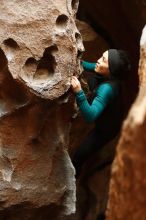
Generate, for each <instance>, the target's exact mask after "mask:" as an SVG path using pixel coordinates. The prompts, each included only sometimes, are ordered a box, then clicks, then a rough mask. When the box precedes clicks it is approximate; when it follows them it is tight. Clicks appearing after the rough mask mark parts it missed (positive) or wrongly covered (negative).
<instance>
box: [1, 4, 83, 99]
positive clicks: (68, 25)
mask: <svg viewBox="0 0 146 220" xmlns="http://www.w3.org/2000/svg"><path fill="white" fill-rule="evenodd" d="M77 6H78V1H75V0H68V1H66V0H61V1H60V0H59V1H58V0H56V1H50V0H47V1H45V0H44V1H36V2H34V1H32V0H28V1H23V3H22V2H21V1H9V0H7V1H2V2H1V11H0V12H1V20H0V32H1V35H0V45H1V49H2V50H3V52H4V53H5V55H6V57H7V60H8V67H9V70H10V72H11V74H12V76H13V78H15V79H20V80H21V81H23V83H24V84H25V85H26V86H28V87H29V88H30V89H32V91H33V92H35V93H36V94H37V95H40V96H41V97H43V98H47V99H54V98H57V97H58V96H60V95H62V94H64V92H65V91H67V89H68V88H69V86H70V76H72V75H73V74H76V75H78V74H79V60H78V59H77V54H78V53H79V52H82V51H83V49H84V48H83V45H82V39H81V35H80V33H79V31H78V29H77V28H76V25H75V13H76V10H77ZM66 70H67V71H66Z"/></svg>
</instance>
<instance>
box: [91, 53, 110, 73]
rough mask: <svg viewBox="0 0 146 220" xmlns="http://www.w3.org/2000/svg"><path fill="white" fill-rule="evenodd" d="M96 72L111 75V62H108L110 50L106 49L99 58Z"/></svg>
mask: <svg viewBox="0 0 146 220" xmlns="http://www.w3.org/2000/svg"><path fill="white" fill-rule="evenodd" d="M95 72H97V73H100V74H102V75H103V76H107V77H108V76H109V75H110V71H109V64H108V51H105V52H104V53H103V55H102V57H100V58H99V59H98V60H97V63H96V67H95Z"/></svg>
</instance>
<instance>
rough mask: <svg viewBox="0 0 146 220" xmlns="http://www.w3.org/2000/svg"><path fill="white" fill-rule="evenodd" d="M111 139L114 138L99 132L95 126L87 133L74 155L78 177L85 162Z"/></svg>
mask: <svg viewBox="0 0 146 220" xmlns="http://www.w3.org/2000/svg"><path fill="white" fill-rule="evenodd" d="M110 139H112V137H111V136H110V135H103V134H99V132H98V131H97V130H96V129H95V128H94V129H93V130H92V131H91V132H90V133H89V134H88V135H87V137H86V138H85V139H84V141H83V142H82V143H81V145H80V146H79V148H78V149H77V151H76V153H75V155H74V157H73V161H72V162H73V165H74V167H75V170H76V177H78V176H79V174H80V170H81V167H82V165H83V163H84V162H85V161H86V160H87V159H88V158H89V157H90V156H91V155H93V154H94V153H95V152H96V151H97V150H98V149H99V148H101V147H102V146H104V145H105V144H106V143H107V142H108V141H109V140H110Z"/></svg>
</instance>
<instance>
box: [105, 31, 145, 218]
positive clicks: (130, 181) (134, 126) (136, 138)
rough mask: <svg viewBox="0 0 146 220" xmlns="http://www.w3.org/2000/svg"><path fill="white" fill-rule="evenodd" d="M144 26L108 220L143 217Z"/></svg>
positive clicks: (113, 182) (111, 187)
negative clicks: (137, 78)
mask: <svg viewBox="0 0 146 220" xmlns="http://www.w3.org/2000/svg"><path fill="white" fill-rule="evenodd" d="M145 63H146V27H145V28H144V30H143V34H142V38H141V57H140V63H139V64H140V65H139V76H140V92H139V95H138V97H137V100H136V102H135V103H134V105H133V106H132V109H131V111H130V113H129V115H128V118H127V120H126V121H125V123H124V126H123V132H122V136H121V139H120V143H119V146H118V149H117V156H116V159H115V161H114V164H113V168H112V180H111V184H110V199H109V205H108V211H107V219H108V220H123V219H127V220H131V219H132V220H138V219H141V220H145V219H146V209H145V204H146V188H145V184H146V179H145V172H146V168H145V167H146V160H145V154H146V147H145V143H146V135H145V130H146V97H145V94H146V85H145V81H146V79H145V71H146V65H145Z"/></svg>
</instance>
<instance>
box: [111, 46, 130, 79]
mask: <svg viewBox="0 0 146 220" xmlns="http://www.w3.org/2000/svg"><path fill="white" fill-rule="evenodd" d="M108 52H109V53H108V54H109V55H108V59H109V70H110V73H111V77H112V78H114V79H126V77H127V74H128V72H129V71H130V70H131V63H130V59H129V56H128V53H127V52H126V51H124V50H117V49H110V50H109V51H108Z"/></svg>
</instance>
